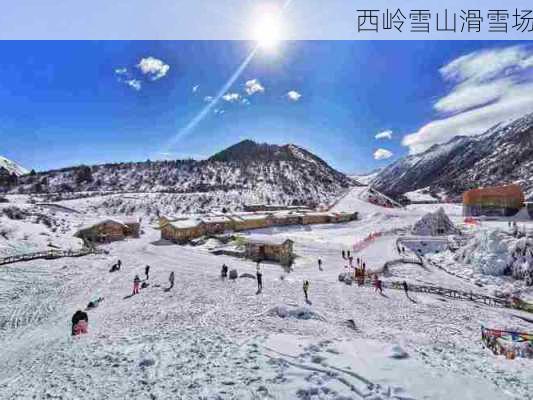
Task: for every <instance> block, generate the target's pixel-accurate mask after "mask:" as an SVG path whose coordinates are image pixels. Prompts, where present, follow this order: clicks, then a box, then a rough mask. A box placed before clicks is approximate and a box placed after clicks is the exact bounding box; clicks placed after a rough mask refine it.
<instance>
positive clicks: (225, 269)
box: [220, 264, 228, 279]
mask: <svg viewBox="0 0 533 400" xmlns="http://www.w3.org/2000/svg"><path fill="white" fill-rule="evenodd" d="M220 276H221V277H222V279H225V278H227V277H228V266H227V265H226V264H222V270H221V271H220Z"/></svg>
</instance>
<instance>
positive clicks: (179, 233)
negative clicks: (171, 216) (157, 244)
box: [159, 217, 207, 244]
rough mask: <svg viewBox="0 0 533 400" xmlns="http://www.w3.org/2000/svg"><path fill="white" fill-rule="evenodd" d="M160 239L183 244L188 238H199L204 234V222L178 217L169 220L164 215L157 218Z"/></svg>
mask: <svg viewBox="0 0 533 400" xmlns="http://www.w3.org/2000/svg"><path fill="white" fill-rule="evenodd" d="M159 228H160V229H161V239H164V240H169V241H171V242H175V243H179V244H183V243H187V242H188V241H189V240H192V239H196V238H199V237H201V236H203V235H205V234H206V232H207V231H206V227H205V224H204V223H203V222H202V221H200V220H196V219H180V220H176V221H170V220H168V219H167V218H165V217H161V218H159Z"/></svg>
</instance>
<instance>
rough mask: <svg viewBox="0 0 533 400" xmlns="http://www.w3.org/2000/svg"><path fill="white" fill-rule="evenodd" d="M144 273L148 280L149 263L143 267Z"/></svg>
mask: <svg viewBox="0 0 533 400" xmlns="http://www.w3.org/2000/svg"><path fill="white" fill-rule="evenodd" d="M144 274H145V275H146V279H147V280H148V278H149V274H150V266H149V265H147V266H146V267H144Z"/></svg>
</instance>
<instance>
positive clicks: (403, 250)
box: [402, 246, 405, 254]
mask: <svg viewBox="0 0 533 400" xmlns="http://www.w3.org/2000/svg"><path fill="white" fill-rule="evenodd" d="M402 254H405V247H403V246H402Z"/></svg>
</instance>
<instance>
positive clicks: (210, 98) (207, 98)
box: [204, 96, 214, 103]
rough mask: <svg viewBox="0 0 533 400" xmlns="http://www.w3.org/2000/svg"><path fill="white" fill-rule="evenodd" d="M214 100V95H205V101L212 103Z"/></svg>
mask: <svg viewBox="0 0 533 400" xmlns="http://www.w3.org/2000/svg"><path fill="white" fill-rule="evenodd" d="M213 100H214V97H213V96H205V97H204V101H205V102H206V103H211V102H212V101H213Z"/></svg>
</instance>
